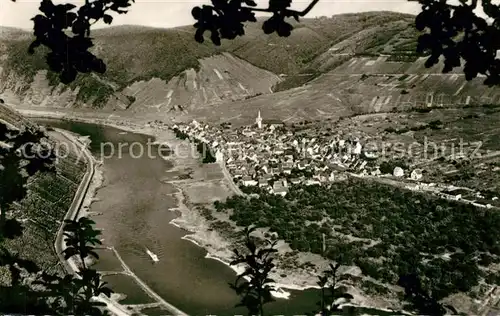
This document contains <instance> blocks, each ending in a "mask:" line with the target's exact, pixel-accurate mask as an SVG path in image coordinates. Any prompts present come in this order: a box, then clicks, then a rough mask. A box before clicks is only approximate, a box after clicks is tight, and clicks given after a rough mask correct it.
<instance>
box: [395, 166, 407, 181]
mask: <svg viewBox="0 0 500 316" xmlns="http://www.w3.org/2000/svg"><path fill="white" fill-rule="evenodd" d="M392 174H393V175H394V176H395V177H398V178H399V177H402V176H404V175H405V172H404V170H403V168H401V167H396V168H394V171H393V173H392Z"/></svg>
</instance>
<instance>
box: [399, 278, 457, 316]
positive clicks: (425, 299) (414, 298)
mask: <svg viewBox="0 0 500 316" xmlns="http://www.w3.org/2000/svg"><path fill="white" fill-rule="evenodd" d="M398 285H399V286H401V287H403V288H404V290H405V300H406V301H407V302H408V303H409V306H407V307H409V308H410V309H412V310H415V311H417V312H418V313H419V314H421V315H432V316H443V315H446V314H447V312H448V310H450V311H451V312H452V313H453V314H454V315H457V314H458V312H457V310H456V309H455V308H454V307H453V306H450V305H444V304H442V303H440V302H439V298H437V297H436V296H435V295H433V293H432V291H428V290H426V289H425V288H424V287H423V285H422V281H421V278H420V276H419V274H417V273H416V272H413V273H409V274H406V275H403V276H401V277H400V278H399V281H398Z"/></svg>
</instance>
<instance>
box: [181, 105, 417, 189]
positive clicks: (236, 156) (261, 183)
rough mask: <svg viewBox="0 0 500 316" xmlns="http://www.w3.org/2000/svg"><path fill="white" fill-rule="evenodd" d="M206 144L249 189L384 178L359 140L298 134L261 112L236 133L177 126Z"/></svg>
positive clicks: (397, 171) (410, 173)
mask: <svg viewBox="0 0 500 316" xmlns="http://www.w3.org/2000/svg"><path fill="white" fill-rule="evenodd" d="M172 128H173V129H176V130H178V131H180V132H182V133H184V134H186V135H188V137H190V138H193V139H196V140H198V141H201V142H204V143H206V144H207V145H208V147H209V149H210V150H211V151H212V152H213V154H214V156H215V158H216V161H217V162H218V163H220V164H221V165H222V166H223V167H224V168H226V169H227V170H228V172H229V173H230V175H231V177H232V180H233V181H234V182H235V183H236V184H238V185H240V186H243V187H259V188H262V189H264V190H266V191H268V192H269V193H273V194H279V195H282V196H285V195H286V194H287V192H288V189H289V187H290V186H292V185H296V184H303V185H315V184H316V185H323V184H328V183H331V182H334V181H340V180H344V179H346V178H347V176H348V175H349V174H351V175H354V176H360V177H363V176H372V177H378V176H383V175H384V173H383V172H382V171H381V168H380V165H379V159H378V158H379V156H378V153H377V152H375V151H373V150H370V151H368V150H365V148H363V144H362V141H363V140H362V139H361V138H360V137H359V136H357V135H342V136H339V135H335V134H328V135H327V136H325V135H318V134H315V133H313V132H312V131H307V130H306V131H305V132H303V131H296V130H293V129H291V128H288V127H285V125H284V123H283V122H281V121H276V120H267V121H266V120H264V119H263V118H262V117H261V115H260V111H259V112H258V115H257V118H256V120H255V124H253V125H250V126H248V125H247V126H243V127H239V128H230V126H229V125H228V124H227V123H226V124H221V126H213V125H206V124H201V123H199V122H197V121H195V120H193V121H192V122H191V123H189V124H175V125H173V127H172ZM385 175H388V176H392V177H396V178H403V177H405V176H407V178H408V179H411V180H414V181H418V180H420V179H421V178H422V170H421V169H414V170H403V168H401V167H399V166H396V167H394V168H391V170H390V172H388V173H387V171H386V172H385Z"/></svg>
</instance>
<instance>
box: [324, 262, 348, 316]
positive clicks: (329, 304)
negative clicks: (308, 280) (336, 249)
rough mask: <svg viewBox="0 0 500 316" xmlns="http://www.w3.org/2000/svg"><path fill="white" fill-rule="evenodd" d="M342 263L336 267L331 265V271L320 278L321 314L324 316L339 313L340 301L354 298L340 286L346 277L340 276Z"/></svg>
mask: <svg viewBox="0 0 500 316" xmlns="http://www.w3.org/2000/svg"><path fill="white" fill-rule="evenodd" d="M340 266H341V264H340V262H337V263H336V264H335V265H333V264H331V263H330V266H329V267H330V269H328V270H326V271H325V272H324V273H323V275H320V276H319V277H318V282H317V284H318V286H319V287H320V289H321V300H320V303H319V305H320V308H321V310H320V314H321V315H322V316H326V315H331V314H332V312H338V311H339V307H340V304H339V302H338V301H339V299H344V300H346V301H349V300H351V299H353V296H352V295H351V294H349V293H347V292H346V291H345V288H343V287H341V286H339V282H340V281H342V280H345V277H343V276H341V275H340V276H339V275H338V269H339V268H340Z"/></svg>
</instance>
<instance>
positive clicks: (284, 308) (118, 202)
mask: <svg viewBox="0 0 500 316" xmlns="http://www.w3.org/2000/svg"><path fill="white" fill-rule="evenodd" d="M38 121H39V123H42V124H45V125H49V126H53V127H58V128H63V129H66V130H69V131H72V132H75V133H78V134H80V135H88V136H90V139H91V140H92V143H91V150H92V152H93V153H94V154H95V155H99V154H100V152H101V144H102V143H104V142H109V143H112V144H114V145H117V144H118V143H129V144H131V143H133V142H138V143H141V144H146V143H147V142H148V139H150V140H151V139H152V137H151V136H147V135H140V134H135V133H124V132H123V131H121V130H119V129H116V128H112V127H107V126H101V125H95V124H86V123H79V122H69V121H61V120H38ZM115 147H116V148H117V146H115ZM120 156H121V157H120ZM170 168H172V165H171V163H170V162H169V161H167V160H164V159H161V158H154V159H153V158H149V157H147V155H143V156H141V157H139V158H136V157H132V156H131V155H130V153H129V150H128V148H126V150H123V151H122V154H121V155H118V153H117V152H115V154H114V155H113V157H111V158H108V159H105V161H104V183H103V186H102V187H101V188H100V189H99V190H98V191H97V195H96V199H97V201H96V202H93V203H92V204H91V206H90V211H91V212H95V213H97V214H101V215H97V216H93V219H94V220H95V221H96V223H97V224H96V225H97V227H98V228H99V229H101V230H102V238H103V244H104V245H105V246H114V247H115V249H116V250H117V251H118V252H119V253H120V255H121V256H122V258H123V259H124V261H125V262H126V264H127V265H128V266H129V267H130V268H131V270H132V271H133V272H134V273H135V274H136V275H137V276H138V277H139V278H141V279H142V280H143V281H144V282H145V283H146V284H148V286H149V287H150V288H152V289H153V290H154V291H155V292H156V293H158V294H159V295H160V296H161V297H162V298H164V299H165V300H166V301H167V302H169V303H170V304H172V305H174V306H176V307H177V308H179V309H181V310H183V311H184V312H186V313H188V314H190V315H208V314H210V315H235V314H245V313H246V311H245V309H243V308H241V307H239V308H236V307H234V306H235V305H236V304H237V303H238V297H237V296H236V294H235V293H234V292H233V290H231V289H230V287H229V285H228V284H229V283H230V282H234V280H235V277H236V274H235V273H234V271H233V270H232V269H230V268H229V267H227V266H226V265H224V264H222V263H220V262H218V261H216V260H211V259H206V258H205V256H206V251H205V250H204V249H202V248H200V247H198V246H196V245H195V244H193V243H191V242H189V241H186V240H183V239H182V237H183V236H185V235H186V234H187V233H188V232H186V231H185V230H182V229H180V228H178V227H176V226H174V225H172V224H169V222H170V221H171V220H172V219H174V218H175V217H177V215H176V214H175V213H174V212H172V211H170V210H169V208H173V207H176V206H177V201H176V199H175V197H174V196H173V195H172V194H173V193H175V192H177V190H176V189H175V188H174V187H173V186H172V185H171V184H168V183H163V182H161V179H162V178H164V177H165V173H166V171H168V170H169V169H170ZM146 248H148V249H151V250H152V251H153V252H154V253H156V254H157V255H158V256H159V258H160V261H159V262H157V263H153V262H152V261H151V258H150V257H149V256H148V255H147V254H146V252H145V250H146ZM99 254H100V260H99V262H98V263H97V265H96V268H97V269H98V270H100V271H119V270H120V265H119V263H118V261H117V260H116V258H115V257H114V255H113V254H112V252H111V251H107V250H101V251H100V252H99ZM105 280H106V281H107V282H108V283H109V284H110V286H111V287H112V288H113V289H114V290H115V292H120V293H124V294H126V295H127V298H126V299H125V300H124V301H123V303H124V304H142V303H150V302H152V301H151V299H149V297H148V296H147V295H146V293H144V292H143V291H142V289H140V288H139V287H138V286H137V285H136V284H135V283H134V282H133V280H132V279H131V278H130V277H128V276H125V275H114V276H109V277H105ZM318 298H319V297H318V291H316V290H306V291H292V293H291V297H290V299H288V300H285V299H277V300H276V301H275V302H273V303H270V304H268V305H267V306H266V310H267V311H268V312H269V313H271V314H284V315H292V314H295V315H297V314H303V313H305V312H310V311H311V310H313V309H314V308H315V303H316V301H317V300H318ZM145 312H146V311H145ZM147 314H150V315H156V314H159V313H158V310H157V309H151V310H150V311H149V312H147ZM163 314H165V312H163Z"/></svg>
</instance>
